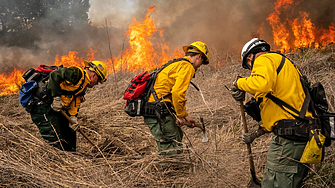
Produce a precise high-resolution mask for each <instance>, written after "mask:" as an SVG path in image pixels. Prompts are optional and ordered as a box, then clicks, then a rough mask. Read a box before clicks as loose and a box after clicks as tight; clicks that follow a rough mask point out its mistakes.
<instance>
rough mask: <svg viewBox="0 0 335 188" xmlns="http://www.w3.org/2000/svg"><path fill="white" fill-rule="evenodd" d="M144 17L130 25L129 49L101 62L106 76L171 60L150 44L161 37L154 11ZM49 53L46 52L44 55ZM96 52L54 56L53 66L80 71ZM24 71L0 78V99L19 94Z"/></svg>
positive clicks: (163, 49) (165, 49) (165, 48)
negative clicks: (77, 68) (70, 67)
mask: <svg viewBox="0 0 335 188" xmlns="http://www.w3.org/2000/svg"><path fill="white" fill-rule="evenodd" d="M147 11H148V12H147V14H146V16H145V18H144V19H143V20H142V21H137V20H136V18H135V17H134V18H133V22H132V23H131V24H130V25H129V27H128V31H127V37H129V47H128V48H127V49H125V50H124V52H122V53H121V54H120V55H119V56H118V57H114V58H113V59H109V60H106V61H103V62H104V63H106V65H107V67H108V72H109V73H114V72H118V71H131V72H134V71H138V70H144V69H145V70H152V69H154V68H156V67H157V66H159V65H161V64H163V63H165V62H167V61H168V60H170V59H171V58H172V57H171V56H169V55H168V53H167V52H168V51H169V46H168V45H166V44H164V43H158V44H156V45H155V46H154V44H153V43H152V42H151V40H152V39H156V38H155V37H154V36H155V34H157V35H158V36H159V37H162V36H163V31H162V30H160V29H158V28H157V27H156V26H155V23H154V19H153V18H152V14H155V7H154V6H152V7H149V8H148V9H147ZM47 53H49V51H48V52H47ZM96 53H97V50H94V49H92V48H90V49H89V50H88V52H87V54H86V55H87V59H83V58H81V57H78V56H77V55H78V52H76V51H70V52H69V53H68V54H67V55H62V56H60V55H56V57H55V61H54V63H50V64H54V65H56V66H60V65H63V66H64V67H68V66H78V67H83V66H84V64H83V61H84V60H89V61H92V60H94V54H96ZM183 55H184V54H183V53H182V52H181V51H178V50H175V53H174V57H181V56H183ZM24 72H25V71H20V70H16V69H15V70H14V71H13V72H12V73H11V74H9V75H6V74H0V95H8V94H15V93H17V92H18V90H19V86H20V85H21V84H22V83H24V79H23V78H22V74H23V73H24Z"/></svg>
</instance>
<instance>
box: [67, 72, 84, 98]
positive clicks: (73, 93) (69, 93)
mask: <svg viewBox="0 0 335 188" xmlns="http://www.w3.org/2000/svg"><path fill="white" fill-rule="evenodd" d="M83 73H84V74H83V76H84V78H83V80H82V82H81V83H80V86H79V87H78V88H77V89H76V90H74V91H66V90H62V91H61V92H62V95H75V94H76V93H77V92H79V91H80V90H81V89H83V86H84V83H85V80H86V71H83ZM78 95H79V94H78Z"/></svg>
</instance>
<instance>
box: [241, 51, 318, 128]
mask: <svg viewBox="0 0 335 188" xmlns="http://www.w3.org/2000/svg"><path fill="white" fill-rule="evenodd" d="M281 60H282V56H281V55H279V54H276V53H266V54H262V55H260V56H258V57H257V58H256V59H255V62H254V65H253V68H252V71H251V75H250V76H249V77H245V78H240V79H238V81H237V86H238V88H239V89H241V90H244V91H246V92H248V93H250V94H252V95H253V96H254V98H255V99H256V100H258V99H259V98H263V102H262V103H261V104H260V106H259V107H260V110H261V117H262V122H263V125H261V127H263V128H264V129H265V130H266V131H272V129H273V127H274V126H275V125H276V123H277V122H278V121H279V120H282V119H294V117H293V116H291V115H290V114H289V113H287V112H286V111H284V110H283V109H281V108H280V107H279V106H278V105H277V104H275V103H274V102H272V101H271V100H270V99H269V98H267V97H265V95H266V94H267V93H269V92H271V94H272V95H274V96H276V97H277V98H279V99H281V100H283V101H284V102H286V103H287V104H289V105H291V106H292V107H293V108H295V109H297V110H298V111H300V110H301V107H302V105H303V102H304V99H305V93H304V90H303V88H302V85H301V82H300V77H299V72H298V71H297V69H296V68H295V67H294V65H293V64H292V63H291V62H290V61H289V60H288V59H286V60H285V64H284V66H283V68H282V69H281V71H280V72H279V74H278V75H277V68H278V66H279V64H280V62H281ZM293 114H294V113H293ZM306 116H307V117H312V114H311V113H310V112H307V114H306Z"/></svg>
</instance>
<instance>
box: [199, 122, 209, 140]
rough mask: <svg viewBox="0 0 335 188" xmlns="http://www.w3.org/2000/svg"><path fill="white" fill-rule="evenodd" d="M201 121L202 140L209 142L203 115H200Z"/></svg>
mask: <svg viewBox="0 0 335 188" xmlns="http://www.w3.org/2000/svg"><path fill="white" fill-rule="evenodd" d="M200 122H201V124H202V142H208V137H207V134H206V127H205V123H204V119H203V118H202V117H200Z"/></svg>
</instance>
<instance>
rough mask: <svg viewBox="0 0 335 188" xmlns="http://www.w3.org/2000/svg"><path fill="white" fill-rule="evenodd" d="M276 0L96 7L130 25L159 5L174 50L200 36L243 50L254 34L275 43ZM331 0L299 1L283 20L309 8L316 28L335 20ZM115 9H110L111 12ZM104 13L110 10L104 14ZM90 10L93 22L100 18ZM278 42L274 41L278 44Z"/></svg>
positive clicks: (146, 1) (145, 1) (101, 2)
mask: <svg viewBox="0 0 335 188" xmlns="http://www.w3.org/2000/svg"><path fill="white" fill-rule="evenodd" d="M275 2H276V0H235V1H230V0H221V1H219V0H184V1H180V0H169V1H160V0H132V1H130V0H128V1H122V3H119V1H116V0H114V1H107V0H95V1H94V4H93V2H92V9H93V7H94V10H101V11H99V16H98V17H99V18H102V17H108V15H112V16H111V17H108V19H109V20H111V22H112V23H114V24H115V26H116V27H121V28H126V27H127V26H128V25H129V24H130V23H131V17H135V18H136V19H137V20H140V19H142V18H144V15H145V14H146V9H147V8H148V7H150V6H156V14H155V15H154V18H155V19H156V24H157V25H158V27H159V28H160V29H162V30H164V36H163V40H164V41H165V43H167V44H168V45H169V46H170V47H171V48H172V49H174V48H176V47H180V46H182V45H184V44H188V43H191V42H193V41H195V40H203V41H204V42H206V43H207V44H208V45H209V47H210V48H212V49H215V50H217V51H228V52H231V53H236V54H238V53H239V52H240V50H241V48H242V46H243V45H244V44H245V43H246V42H247V41H249V40H250V39H251V38H252V37H261V38H263V39H265V40H266V41H268V42H269V43H270V44H271V45H273V36H272V29H271V26H270V25H269V22H268V21H267V20H266V18H267V17H268V16H269V15H270V14H271V13H272V12H273V11H274V3H275ZM334 8H335V5H334V3H333V1H332V0H324V1H322V2H319V1H313V0H295V1H294V3H293V4H292V5H291V6H290V8H289V9H288V10H287V11H286V12H283V14H282V15H281V17H282V19H283V20H282V22H285V21H286V20H287V19H289V20H290V19H292V20H293V19H294V18H296V17H297V16H298V14H299V12H300V11H305V12H307V13H310V15H309V19H311V21H312V22H313V23H315V26H316V27H317V28H326V29H327V26H328V25H330V24H331V23H332V22H333V23H334V22H335V13H334V11H332V10H334ZM108 10H110V11H108ZM104 12H109V13H106V14H104ZM98 17H97V15H96V14H93V13H90V19H91V20H92V22H93V23H94V25H99V22H100V25H101V19H98ZM274 47H275V46H274Z"/></svg>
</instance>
